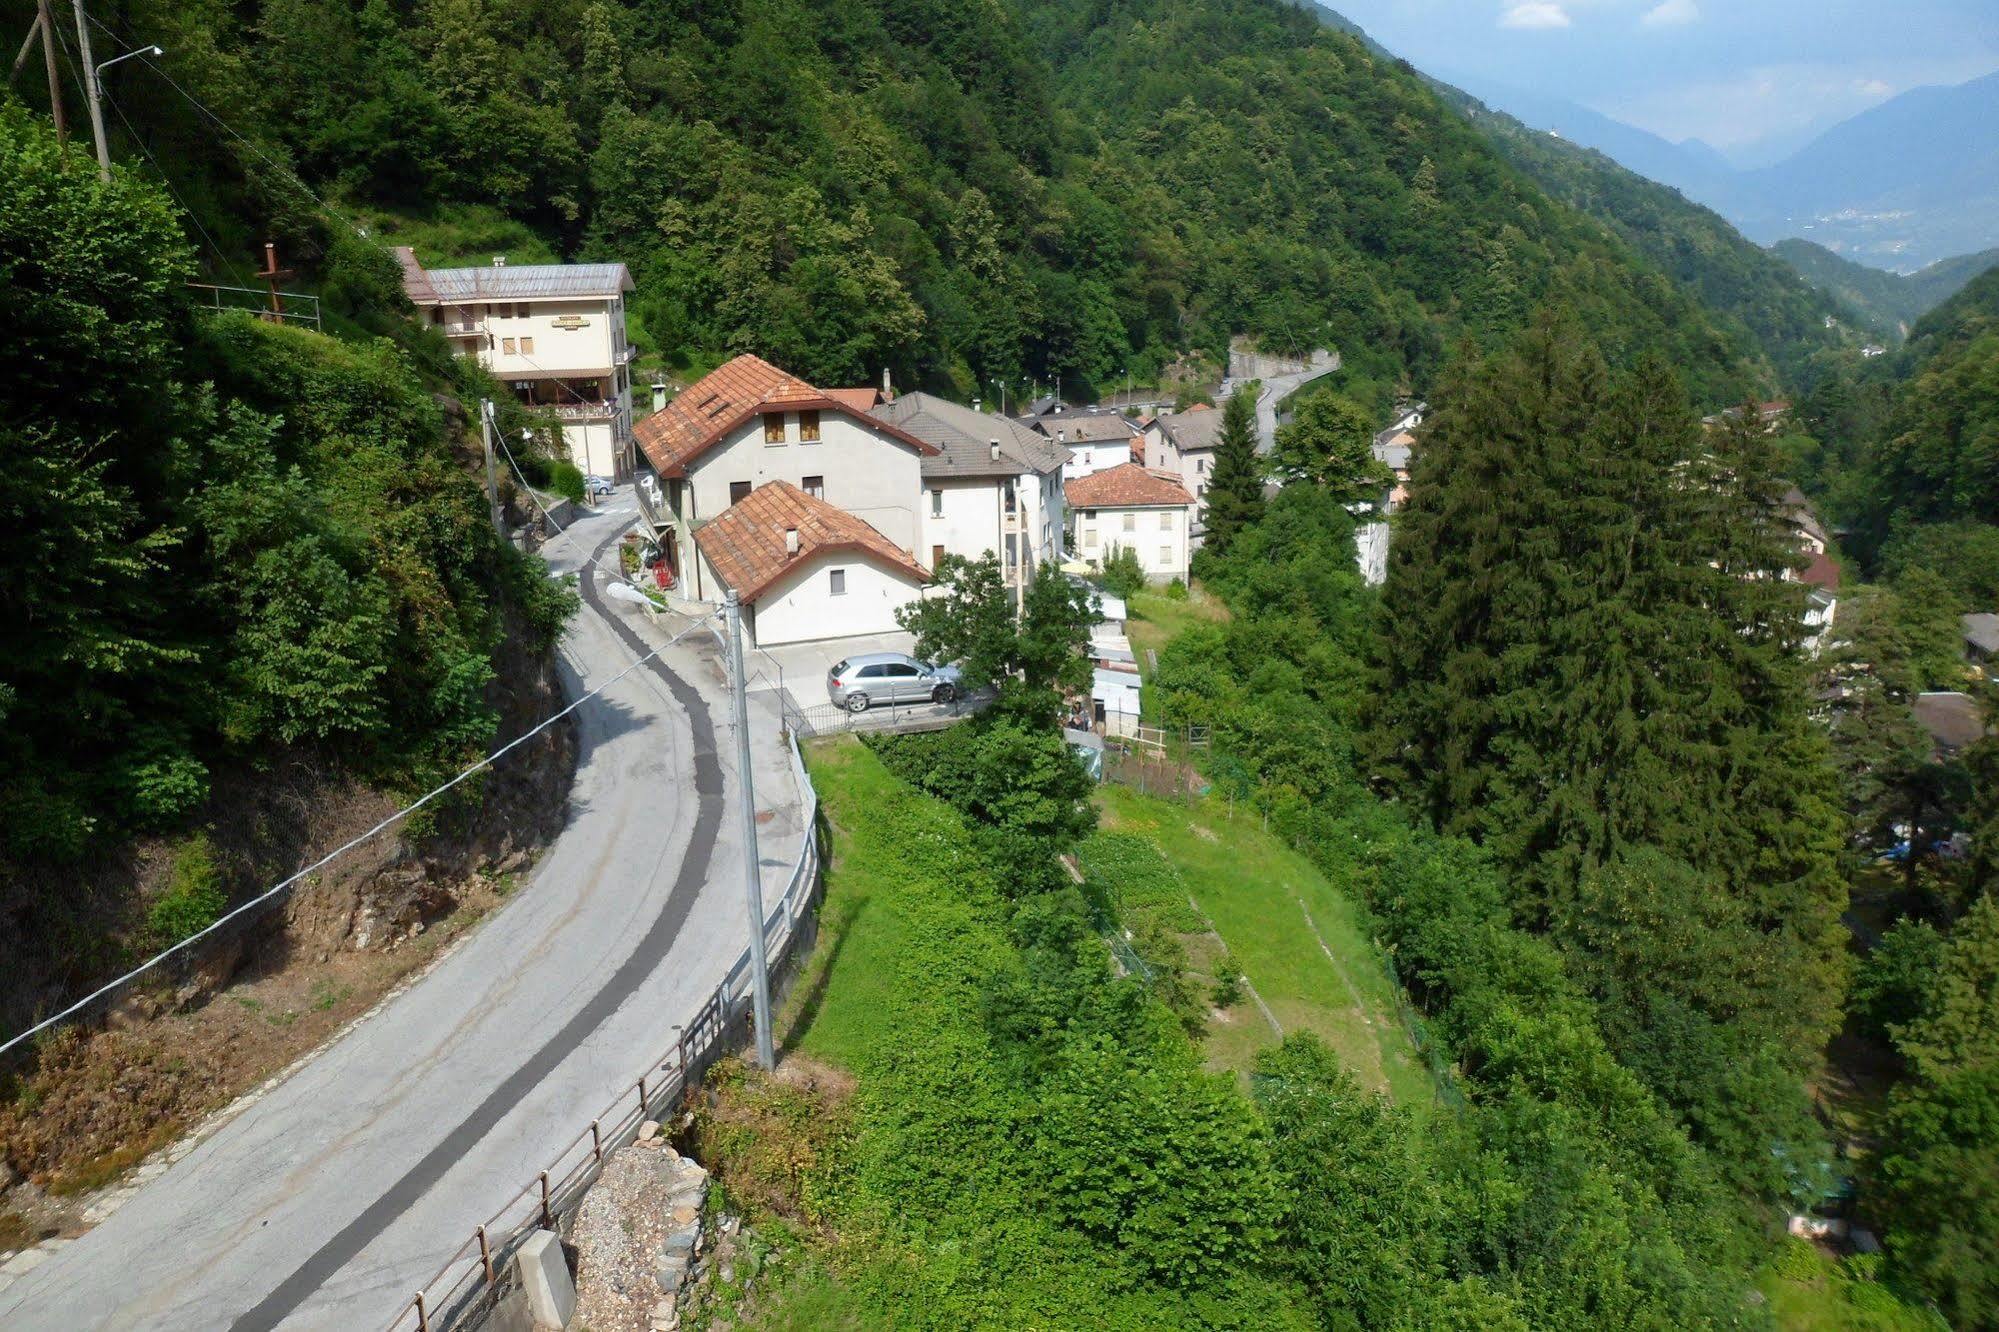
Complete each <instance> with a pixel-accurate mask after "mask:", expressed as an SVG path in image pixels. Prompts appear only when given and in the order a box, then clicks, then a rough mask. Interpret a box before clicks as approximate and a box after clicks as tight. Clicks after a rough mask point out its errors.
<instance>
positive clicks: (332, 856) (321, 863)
mask: <svg viewBox="0 0 1999 1332" xmlns="http://www.w3.org/2000/svg"><path fill="white" fill-rule="evenodd" d="M686 632H688V633H691V632H693V626H690V628H689V629H688V630H687V631H686ZM677 641H678V639H675V640H673V642H677ZM670 646H672V642H668V643H662V644H661V645H660V646H658V647H656V648H654V649H653V650H652V651H650V652H648V653H646V654H645V655H644V656H642V657H639V658H637V659H636V660H634V661H633V662H632V663H631V664H630V665H629V666H626V667H625V668H624V669H623V670H621V671H619V672H618V673H617V674H616V675H614V676H612V677H611V678H610V679H608V680H606V681H605V682H604V683H603V684H601V685H598V686H597V687H596V688H595V689H592V690H591V691H590V692H589V693H587V694H585V695H583V696H582V697H581V698H578V699H577V700H576V701H575V702H573V703H571V704H569V705H568V706H567V707H565V708H563V709H562V710H561V711H560V712H557V713H555V714H554V715H553V716H551V717H549V718H548V719H547V720H546V721H544V722H541V723H540V724H539V725H537V726H535V727H534V729H533V730H530V731H525V732H523V733H522V734H520V735H518V736H516V737H515V738H514V739H512V740H509V741H508V742H507V743H506V744H504V745H501V746H500V747H499V748H498V749H496V750H494V751H493V752H492V753H491V754H488V755H487V756H486V757H484V758H482V759H480V760H479V761H478V762H477V763H474V764H473V765H472V766H471V767H469V768H466V769H465V770H464V771H463V772H461V773H459V774H458V775H457V776H456V777H453V778H452V779H451V780H450V781H448V782H445V783H444V784H443V785H442V786H438V787H434V788H433V789H431V790H429V791H426V792H425V793H424V794H423V795H421V796H419V797H418V798H417V799H416V800H414V801H413V802H411V803H410V804H409V805H407V806H405V807H404V808H402V809H399V810H397V811H396V812H395V813H393V814H391V815H389V816H388V817H387V818H385V819H383V820H382V821H381V822H380V823H377V824H376V825H375V826H374V827H372V828H370V829H368V830H367V831H366V832H364V833H362V834H360V835H359V836H357V837H353V838H351V839H349V840H348V841H346V842H343V843H341V844H340V845H339V846H337V847H335V848H334V849H333V850H331V851H329V852H327V853H326V854H325V855H323V856H321V857H320V858H319V859H318V860H315V861H314V862H313V863H312V864H310V865H307V866H306V867H305V868H304V869H302V870H299V871H298V872H297V873H296V874H293V875H292V876H291V877H289V878H287V879H284V880H281V881H280V882H278V883H276V884H273V885H272V886H271V887H269V888H266V889H265V890H264V891H263V892H261V893H259V894H257V895H256V896H255V897H253V898H251V899H250V900H249V901H247V902H244V903H243V904H241V905H240V906H237V907H236V908H234V909H233V910H231V911H229V912H228V913H226V914H225V915H223V916H222V917H221V919H219V920H217V921H215V923H213V924H212V925H209V926H207V927H206V928H205V929H201V930H198V931H196V932H195V933H193V934H190V935H189V936H188V937H187V938H185V939H183V940H181V941H180V942H179V943H177V944H175V945H174V946H173V947H171V948H167V949H163V950H161V951H160V952H158V953H156V954H154V955H153V956H152V957H150V958H148V959H147V960H146V961H144V962H142V963H140V964H139V965H138V966H136V967H134V968H132V970H130V971H128V972H126V973H125V974H124V975H122V976H120V977H118V978H117V979H116V980H113V981H109V982H107V983H106V984H104V985H101V986H99V987H98V988H97V989H95V990H93V991H91V992H90V993H89V994H87V995H85V996H84V997H83V998H81V999H79V1000H77V1001H76V1002H75V1003H73V1004H71V1005H70V1006H69V1007H68V1008H65V1009H64V1010H62V1012H60V1013H57V1014H56V1015H55V1016H53V1017H49V1018H44V1019H43V1020H42V1021H40V1022H37V1023H36V1024H35V1025H34V1026H32V1027H29V1028H28V1029H27V1030H26V1031H24V1032H21V1033H20V1034H19V1035H17V1036H13V1037H11V1038H9V1039H8V1040H7V1041H6V1043H5V1044H0V1055H4V1054H6V1053H7V1051H9V1050H11V1049H13V1048H14V1047H15V1046H17V1045H19V1044H20V1043H21V1042H22V1041H25V1040H29V1039H30V1038H32V1037H34V1036H35V1035H37V1034H38V1033H40V1032H43V1031H47V1030H48V1029H49V1028H51V1027H54V1026H57V1025H58V1024H60V1023H63V1022H66V1021H68V1020H69V1019H70V1018H72V1017H75V1016H76V1015H77V1014H78V1013H80V1012H82V1011H83V1010H84V1009H86V1008H88V1007H89V1006H90V1005H91V1004H93V1003H95V1002H97V1001H98V1000H99V999H102V998H103V997H104V996H106V995H108V994H111V993H113V992H114V991H116V990H119V989H122V988H124V987H125V986H127V985H129V984H131V983H132V982H133V981H135V980H137V979H139V977H141V976H144V975H145V974H146V973H147V972H149V971H151V970H153V968H155V967H157V966H159V965H160V963H162V962H164V961H166V960H167V959H168V958H170V957H174V956H176V955H177V954H180V953H182V952H185V951H186V950H188V949H189V948H191V947H192V946H193V945H194V944H196V943H198V942H199V941H200V940H202V939H205V938H207V937H208V936H209V935H211V934H214V933H215V932H216V931H218V930H220V929H221V928H222V927H223V926H225V925H227V924H228V923H229V922H230V921H232V920H235V919H237V918H238V917H240V916H242V915H244V914H245V913H246V912H249V911H251V910H253V909H255V908H256V907H259V906H262V905H263V904H264V903H266V902H268V901H270V900H271V899H272V898H274V897H276V896H277V895H278V894H279V893H282V892H283V891H284V890H285V889H287V888H289V887H291V886H292V885H293V884H295V883H297V882H298V881H299V880H300V879H303V878H305V877H306V876H307V875H309V874H312V873H315V872H316V871H318V870H321V869H324V868H325V867H326V866H327V865H329V864H331V863H333V861H335V860H337V859H338V858H339V857H341V856H343V855H345V854H346V853H347V852H349V851H352V850H353V849H354V848H355V847H357V846H359V845H361V844H362V843H363V842H365V841H367V840H369V839H370V838H372V837H374V836H375V835H376V834H377V833H380V832H382V831H383V830H385V829H388V828H391V827H394V826H395V825H396V824H397V823H400V822H401V821H402V820H404V819H406V818H408V817H409V816H410V815H412V814H414V813H416V812H417V811H418V810H419V809H422V808H423V807H424V806H425V805H428V804H429V803H430V802H431V801H433V800H435V799H437V798H438V797H439V796H441V795H443V794H444V793H445V792H446V791H449V790H450V789H451V788H452V787H454V786H457V785H458V784H459V783H460V782H462V781H464V780H465V779H466V778H468V777H470V776H472V775H473V774H474V773H477V772H481V771H483V770H484V769H486V768H489V767H491V766H492V765H493V764H494V763H496V762H498V761H499V760H500V759H501V758H503V757H505V756H506V755H507V754H508V753H509V752H511V751H512V750H514V749H516V748H518V747H519V746H520V745H522V744H525V743H526V742H527V741H529V740H531V739H533V738H534V737H535V736H537V735H539V734H541V733H542V732H543V731H545V730H547V729H548V728H549V727H551V726H553V725H555V724H556V723H557V722H559V721H561V720H562V719H563V718H564V717H567V716H568V715H569V714H570V713H572V712H574V711H576V710H577V709H578V708H580V707H582V706H583V705H584V704H585V703H588V702H589V701H590V700H591V699H593V698H596V697H597V696H598V695H599V694H601V693H603V692H604V691H605V690H607V689H609V688H610V687H611V686H612V685H614V684H616V683H618V681H620V680H622V679H624V678H625V677H626V676H627V675H630V674H631V673H632V672H633V671H635V670H637V669H638V668H639V667H641V666H643V665H645V664H646V663H647V662H648V661H651V660H652V659H653V658H654V657H657V656H658V655H659V654H660V653H662V652H664V651H665V650H666V649H667V648H668V647H670Z"/></svg>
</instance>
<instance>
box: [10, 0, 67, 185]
mask: <svg viewBox="0 0 1999 1332" xmlns="http://www.w3.org/2000/svg"><path fill="white" fill-rule="evenodd" d="M35 27H36V28H37V29H39V30H40V32H41V34H42V65H43V66H44V68H45V69H46V70H47V71H48V78H49V118H50V119H51V120H53V121H55V123H56V147H57V148H58V149H62V148H67V147H68V146H69V118H68V117H67V116H66V115H64V114H63V109H62V76H61V75H60V74H58V73H56V21H55V16H54V15H53V14H51V13H49V0H35ZM27 54H28V48H27V47H25V46H23V47H22V48H21V55H22V56H23V57H25V56H26V55H27ZM14 68H15V69H16V70H19V69H20V68H21V61H20V60H18V59H17V60H16V61H15V62H14Z"/></svg>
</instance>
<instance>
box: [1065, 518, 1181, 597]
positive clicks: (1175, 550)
mask: <svg viewBox="0 0 1999 1332" xmlns="http://www.w3.org/2000/svg"><path fill="white" fill-rule="evenodd" d="M1190 509H1191V506H1188V505H1179V506H1176V507H1173V508H1145V509H1109V508H1104V509H1087V510H1080V509H1079V510H1078V511H1077V513H1076V552H1075V553H1076V555H1077V557H1078V558H1079V559H1083V560H1087V561H1089V562H1090V563H1092V564H1095V565H1097V566H1098V567H1100V568H1101V567H1102V565H1103V562H1104V560H1105V559H1107V558H1108V557H1109V555H1110V548H1111V547H1112V546H1113V545H1119V546H1129V547H1131V548H1132V549H1133V550H1135V551H1137V552H1138V564H1139V567H1140V568H1141V569H1143V570H1145V575H1146V577H1148V578H1153V579H1157V580H1158V581H1160V582H1165V581H1167V580H1169V579H1173V578H1185V577H1186V576H1187V563H1188V550H1187V528H1188V524H1189V514H1190ZM1086 514H1090V515H1094V517H1085V515H1086ZM1127 521H1129V527H1127Z"/></svg>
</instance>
